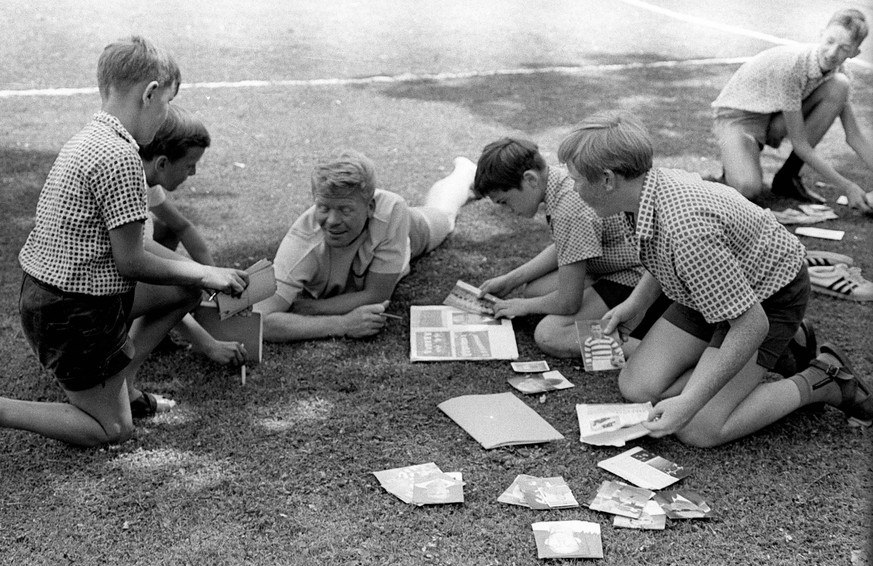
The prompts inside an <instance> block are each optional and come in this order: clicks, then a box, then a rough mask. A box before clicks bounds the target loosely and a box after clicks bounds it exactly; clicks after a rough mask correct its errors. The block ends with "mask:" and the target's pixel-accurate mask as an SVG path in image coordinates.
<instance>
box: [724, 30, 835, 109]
mask: <svg viewBox="0 0 873 566" xmlns="http://www.w3.org/2000/svg"><path fill="white" fill-rule="evenodd" d="M838 72H839V73H843V74H848V71H847V70H846V69H845V65H841V66H840V67H839V68H838V69H836V70H834V71H829V72H827V73H822V70H821V67H819V64H818V46H817V45H808V44H804V45H780V46H778V47H773V48H771V49H768V50H766V51H762V52H761V53H759V54H758V55H756V56H754V57H752V59H750V60H749V61H746V62H745V63H743V65H742V66H741V67H740V68H739V69H737V72H736V73H734V74H733V76H732V77H731V78H730V80H728V83H727V84H726V85H725V87H724V88H723V89H722V91H721V93H720V94H719V95H718V98H716V99H715V102H713V103H712V107H713V108H735V109H737V110H745V111H746V112H754V113H757V114H773V113H776V112H785V111H796V110H800V109H801V108H802V104H803V100H804V99H806V98H807V97H808V96H809V95H810V94H812V92H813V91H814V90H815V89H817V88H818V87H819V86H821V85H822V84H823V83H824V82H825V81H828V80H830V79H831V78H833V76H834V75H835V74H836V73H838Z"/></svg>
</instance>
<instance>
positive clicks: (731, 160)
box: [719, 130, 764, 200]
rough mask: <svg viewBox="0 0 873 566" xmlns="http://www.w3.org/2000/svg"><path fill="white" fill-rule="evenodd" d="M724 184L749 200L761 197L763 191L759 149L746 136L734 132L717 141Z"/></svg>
mask: <svg viewBox="0 0 873 566" xmlns="http://www.w3.org/2000/svg"><path fill="white" fill-rule="evenodd" d="M719 143H720V145H721V164H722V167H723V168H724V179H725V184H727V185H729V186H731V187H733V188H735V189H736V190H737V191H739V192H740V194H741V195H743V196H744V197H746V198H747V199H749V200H754V199H756V198H757V197H759V196H761V193H762V192H763V190H764V179H763V176H764V174H763V171H762V170H761V149H760V147H759V146H758V142H757V141H755V140H754V138H752V137H751V136H749V135H748V134H745V133H743V132H741V131H739V130H734V131H732V132H731V133H730V135H729V136H726V137H725V138H724V139H721V140H719Z"/></svg>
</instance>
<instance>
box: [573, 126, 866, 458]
mask: <svg viewBox="0 0 873 566" xmlns="http://www.w3.org/2000/svg"><path fill="white" fill-rule="evenodd" d="M652 153H653V151H652V143H651V140H650V138H649V136H648V134H647V132H646V131H645V128H644V127H643V125H642V124H641V123H640V122H639V121H637V120H636V119H635V118H633V117H630V116H626V115H617V114H602V115H597V116H593V117H591V118H589V119H587V120H585V121H584V122H583V123H582V124H581V125H580V126H579V127H578V129H576V130H575V131H574V132H573V133H571V134H570V135H569V136H568V137H567V138H566V139H565V140H564V141H563V142H562V143H561V146H560V149H559V151H558V158H559V159H560V160H561V162H562V163H566V164H567V165H568V169H569V171H570V175H571V176H572V177H573V179H574V180H575V181H576V189H577V191H578V192H579V194H580V196H581V197H582V198H583V199H584V200H585V202H587V203H588V204H589V205H591V207H592V208H594V210H596V211H597V213H598V214H599V215H601V216H608V215H611V214H617V213H619V212H626V213H632V214H633V215H635V217H636V221H635V223H636V227H635V230H636V239H637V242H638V245H639V251H640V259H641V260H642V263H643V265H644V266H645V267H646V269H647V270H648V272H647V273H646V274H645V275H644V276H643V278H642V280H641V281H640V283H639V284H637V286H636V288H635V289H634V291H633V293H631V296H630V297H629V298H628V299H627V300H626V301H624V302H623V303H621V304H620V305H618V306H617V307H615V308H614V309H612V310H611V311H610V312H608V313H607V314H606V317H607V318H609V319H610V320H609V322H608V324H607V327H606V328H605V329H604V330H605V332H607V333H608V332H611V331H612V330H614V329H615V328H617V327H618V326H619V325H620V324H621V323H622V322H623V321H625V320H629V319H632V318H633V317H634V315H635V313H637V312H639V311H640V310H641V309H644V308H645V307H646V306H647V305H649V304H650V303H651V301H652V300H654V297H656V296H657V294H658V293H660V292H661V290H663V292H664V293H665V294H666V295H667V296H668V297H670V298H671V299H673V300H674V303H673V305H672V306H671V307H670V308H668V309H667V311H666V312H665V313H664V315H663V316H662V317H661V318H660V319H659V320H658V321H657V322H656V323H655V324H654V326H653V327H652V330H651V331H650V332H649V333H648V334H647V335H646V337H645V338H644V339H643V341H642V343H641V344H640V346H639V348H637V351H636V352H635V354H634V356H633V357H632V358H631V359H630V360H629V361H628V364H627V366H626V367H625V368H624V369H623V370H622V371H621V373H620V374H619V387H620V389H621V392H622V394H623V395H624V397H625V398H627V399H628V400H630V401H634V402H645V401H651V402H652V403H655V407H654V411H653V413H652V415H651V417H650V420H649V422H647V423H646V427H647V428H649V429H650V430H651V433H652V436H663V435H667V434H673V433H675V434H676V435H677V436H678V437H679V438H680V440H682V441H683V442H686V443H688V444H692V445H696V446H715V445H719V444H722V443H725V442H729V441H731V440H734V439H737V438H740V437H743V436H745V435H747V434H750V433H752V432H755V431H757V430H759V429H760V428H762V427H764V426H766V425H768V424H770V423H772V422H774V421H776V420H778V419H780V418H782V417H783V416H785V415H787V414H789V413H791V412H792V411H794V410H795V409H797V408H799V407H801V406H803V405H806V404H809V403H813V402H825V403H828V404H831V405H834V406H837V407H839V408H840V409H841V410H843V411H844V412H845V413H846V414H847V415H848V416H850V417H853V418H854V419H855V420H856V421H859V422H861V421H864V424H869V422H870V421H871V420H873V397H871V395H870V392H869V391H868V389H867V386H866V385H865V384H864V382H862V381H860V380H859V379H857V378H856V377H855V376H854V375H852V373H851V369H850V368H849V367H848V366H847V364H846V361H845V359H844V357H843V356H842V354H841V352H840V351H839V350H838V349H837V348H836V347H834V346H832V345H830V344H825V345H823V346H822V347H821V353H820V354H819V355H818V357H817V358H816V359H814V360H813V361H812V363H811V365H810V367H808V368H807V369H805V370H803V371H802V372H800V373H799V374H796V375H793V376H791V377H790V378H788V379H784V380H781V381H775V382H767V383H765V382H763V377H764V375H765V374H766V373H767V371H768V370H770V369H771V368H773V366H774V365H775V362H776V360H777V358H778V357H779V356H780V354H781V353H782V352H783V351H784V350H785V349H786V346H787V344H788V342H789V341H790V340H791V338H792V337H793V336H794V334H795V333H796V332H797V330H798V328H799V326H800V323H801V321H802V319H803V314H804V312H805V311H806V305H807V300H808V298H809V277H808V275H807V272H806V264H805V263H804V261H803V257H804V248H803V246H802V245H801V243H800V242H799V241H798V240H797V238H796V237H795V236H793V235H792V234H791V233H789V232H788V231H787V230H786V229H785V228H784V227H783V226H782V225H780V224H779V223H778V222H777V221H776V219H775V218H774V217H773V215H772V214H771V213H770V212H769V211H766V210H763V209H761V208H759V207H757V206H756V205H754V204H752V203H751V202H750V201H748V200H746V199H745V198H744V197H743V196H742V195H740V194H739V193H738V192H736V191H735V190H733V189H731V188H729V187H727V186H725V185H721V184H718V183H707V182H705V181H703V180H702V179H701V178H700V176H699V175H696V174H692V173H688V172H685V171H680V170H673V169H661V168H653V167H652Z"/></svg>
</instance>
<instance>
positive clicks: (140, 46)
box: [97, 35, 182, 96]
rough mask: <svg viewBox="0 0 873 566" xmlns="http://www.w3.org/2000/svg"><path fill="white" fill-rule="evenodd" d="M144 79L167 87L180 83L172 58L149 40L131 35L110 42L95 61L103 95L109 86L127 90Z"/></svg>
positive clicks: (178, 72)
mask: <svg viewBox="0 0 873 566" xmlns="http://www.w3.org/2000/svg"><path fill="white" fill-rule="evenodd" d="M143 81H157V83H158V85H160V86H161V87H162V88H166V87H169V86H172V85H173V84H175V85H176V88H177V89H178V88H179V84H180V83H181V82H182V73H181V71H179V66H178V65H177V64H176V61H175V59H173V57H172V55H170V54H169V53H168V52H167V51H165V50H164V49H162V48H160V47H158V46H157V45H155V44H154V43H152V42H151V41H149V40H148V39H146V38H144V37H142V36H139V35H134V36H131V37H128V38H125V39H120V40H118V41H116V42H114V43H110V44H109V45H107V46H106V48H105V49H103V53H102V54H101V55H100V59H99V60H98V61H97V86H98V87H99V89H100V94H101V95H103V96H106V95H108V94H109V89H110V88H115V89H118V90H120V91H122V92H126V91H127V90H128V89H129V88H130V87H132V86H133V85H135V84H138V83H141V82H143Z"/></svg>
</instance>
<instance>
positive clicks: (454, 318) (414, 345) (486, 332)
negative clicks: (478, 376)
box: [409, 305, 518, 362]
mask: <svg viewBox="0 0 873 566" xmlns="http://www.w3.org/2000/svg"><path fill="white" fill-rule="evenodd" d="M409 319H410V330H409V359H410V360H411V361H413V362H426V361H427V362H448V361H455V360H468V361H476V360H514V359H516V358H518V346H517V345H516V342H515V332H514V331H513V328H512V321H510V320H507V319H502V320H496V319H494V318H491V317H489V316H484V315H481V314H474V313H471V312H467V311H463V310H460V309H456V308H454V307H447V306H441V305H433V306H412V307H410V310H409Z"/></svg>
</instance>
